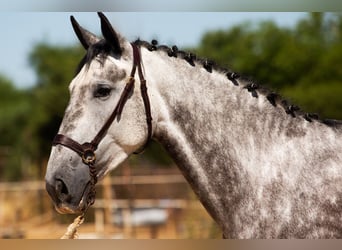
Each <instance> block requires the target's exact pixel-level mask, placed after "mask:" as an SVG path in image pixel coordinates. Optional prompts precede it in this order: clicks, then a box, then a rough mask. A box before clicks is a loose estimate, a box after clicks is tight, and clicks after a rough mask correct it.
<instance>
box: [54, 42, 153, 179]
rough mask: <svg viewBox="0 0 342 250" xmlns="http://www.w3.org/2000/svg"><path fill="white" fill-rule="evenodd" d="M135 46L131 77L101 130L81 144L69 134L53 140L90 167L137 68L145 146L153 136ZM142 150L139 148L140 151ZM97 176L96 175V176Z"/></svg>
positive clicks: (125, 96)
mask: <svg viewBox="0 0 342 250" xmlns="http://www.w3.org/2000/svg"><path fill="white" fill-rule="evenodd" d="M131 45H132V48H133V67H132V71H131V74H130V77H129V79H128V81H127V83H126V86H125V88H124V90H123V92H122V94H121V96H120V99H119V101H118V103H117V105H116V107H115V109H114V110H113V112H112V114H111V115H110V116H109V118H108V119H107V121H106V122H105V124H103V126H102V128H101V129H100V131H99V132H98V133H97V134H96V136H95V137H94V139H93V140H92V141H91V142H85V143H83V144H80V143H78V142H76V141H74V140H73V139H71V138H70V137H68V136H65V135H62V134H57V135H56V136H55V138H54V140H53V142H52V145H53V146H56V145H62V146H65V147H67V148H69V149H71V150H73V151H75V152H76V153H77V154H78V155H79V156H80V157H81V158H82V162H83V163H84V164H86V165H88V166H89V167H91V166H93V165H94V164H95V161H96V156H95V151H96V150H97V147H98V145H99V143H100V142H101V140H102V139H103V138H104V137H105V135H106V133H107V131H108V129H109V127H110V126H111V125H112V123H113V121H114V120H115V118H116V117H117V116H120V115H121V113H122V109H123V107H124V105H125V103H126V101H127V99H128V97H129V94H130V93H131V91H132V90H133V87H134V81H135V79H134V76H135V73H136V70H137V68H138V75H139V79H140V89H141V96H142V99H143V102H144V106H145V112H146V123H147V140H146V142H145V144H144V146H143V148H145V147H146V145H147V143H148V142H149V140H150V138H151V136H152V116H151V108H150V101H149V98H148V94H147V87H146V80H145V79H144V75H143V71H142V61H141V54H140V49H139V47H138V46H137V45H136V44H134V43H131ZM143 148H142V149H143ZM140 151H142V150H139V152H140ZM95 178H96V177H95Z"/></svg>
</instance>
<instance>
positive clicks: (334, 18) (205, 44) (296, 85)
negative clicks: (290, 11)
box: [196, 13, 342, 119]
mask: <svg viewBox="0 0 342 250" xmlns="http://www.w3.org/2000/svg"><path fill="white" fill-rule="evenodd" d="M196 52H198V54H199V55H201V56H203V57H208V58H212V59H213V60H214V61H216V62H218V63H219V64H221V65H225V66H228V67H229V68H231V69H233V70H235V71H237V72H240V73H242V74H244V75H247V76H251V77H252V79H254V80H255V81H257V82H259V83H261V84H262V85H265V86H268V87H270V88H271V89H275V90H278V91H280V92H281V93H283V94H285V96H287V97H289V98H290V99H293V100H294V102H296V103H298V104H300V105H302V106H303V107H304V108H306V109H308V110H310V111H314V110H313V109H314V108H315V109H316V111H318V112H320V114H321V115H322V116H323V117H330V118H335V119H342V109H340V107H341V106H342V99H341V98H339V97H338V94H337V93H342V71H341V68H342V60H341V56H342V16H341V15H339V14H323V13H311V14H308V15H307V17H306V18H305V19H303V20H300V21H299V22H298V24H297V25H296V26H295V27H294V28H283V27H279V26H277V25H275V24H274V23H273V22H263V23H261V24H258V25H256V26H255V25H252V24H251V23H244V24H241V25H238V26H235V27H234V28H232V29H228V30H219V31H212V32H208V33H207V34H206V35H205V36H204V37H203V39H202V42H201V44H200V46H199V47H198V48H197V49H196ZM324 100H327V101H324Z"/></svg>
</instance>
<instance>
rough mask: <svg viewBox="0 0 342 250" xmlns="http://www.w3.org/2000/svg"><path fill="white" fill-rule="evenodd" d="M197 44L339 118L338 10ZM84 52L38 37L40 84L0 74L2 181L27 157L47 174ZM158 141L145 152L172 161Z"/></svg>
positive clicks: (341, 20)
mask: <svg viewBox="0 0 342 250" xmlns="http://www.w3.org/2000/svg"><path fill="white" fill-rule="evenodd" d="M192 50H193V51H196V53H197V54H198V55H199V56H202V57H206V58H210V59H213V60H214V61H216V62H217V63H218V64H220V65H222V66H226V67H229V68H231V69H233V70H234V71H236V72H239V73H241V74H245V75H247V76H252V78H253V79H254V80H255V81H257V82H259V83H260V84H262V85H266V86H268V87H270V88H272V89H275V90H278V91H280V92H281V93H282V94H284V95H285V96H286V97H288V98H290V99H291V100H293V101H294V102H295V103H297V104H299V105H301V106H302V107H303V109H305V110H307V111H310V112H317V113H319V114H321V115H322V116H324V117H329V118H334V119H342V98H340V94H341V93H342V71H341V68H342V59H341V58H342V16H341V15H339V14H322V13H311V14H308V15H307V16H306V17H305V18H304V19H302V20H300V21H299V22H298V23H297V25H296V26H295V27H292V28H284V27H279V26H277V25H276V24H275V23H273V22H262V23H259V24H251V23H243V24H240V25H237V26H234V27H232V28H229V29H227V30H216V31H211V32H208V33H206V34H205V35H204V36H203V39H202V41H201V43H200V44H199V46H198V47H197V48H194V49H192ZM84 53H85V52H84V50H83V49H82V48H81V47H75V46H70V47H60V46H52V45H48V44H42V43H40V44H37V45H36V46H35V47H34V48H33V50H32V52H31V54H30V56H29V61H30V63H31V65H32V67H33V69H34V70H35V72H36V74H37V76H38V80H37V83H36V85H35V87H33V88H31V89H26V90H20V89H17V88H15V87H14V85H13V83H11V82H10V81H9V80H8V79H6V78H5V77H0V134H1V136H0V179H6V180H17V179H20V178H21V177H25V176H26V175H27V174H25V173H24V174H23V169H22V167H21V166H22V165H23V162H24V163H25V162H26V163H27V162H28V163H30V164H29V165H30V166H24V169H29V167H31V168H35V169H36V171H33V173H36V174H37V176H38V177H39V178H42V174H43V173H44V169H45V167H46V166H45V163H46V159H47V157H48V154H49V151H50V148H51V141H52V138H53V137H54V135H55V134H56V133H57V130H58V127H59V125H60V122H61V119H62V117H63V113H64V110H65V107H66V105H67V102H68V99H69V94H68V84H69V83H70V81H71V80H72V78H73V76H74V71H75V69H76V66H77V64H78V62H79V61H80V60H81V58H82V56H83V55H84ZM156 145H157V144H152V145H151V147H150V149H149V150H148V151H147V152H146V153H147V154H145V156H146V157H147V158H154V159H157V160H158V162H159V163H160V162H162V163H166V164H167V163H169V160H168V159H167V158H165V156H164V155H165V154H164V153H161V152H160V147H157V146H156ZM156 155H157V156H158V157H155V156H156ZM25 159H26V160H25ZM27 159H30V160H29V161H28V160H27Z"/></svg>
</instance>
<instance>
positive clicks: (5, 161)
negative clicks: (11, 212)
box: [0, 76, 31, 180]
mask: <svg viewBox="0 0 342 250" xmlns="http://www.w3.org/2000/svg"><path fill="white" fill-rule="evenodd" d="M30 99H31V97H30V95H29V94H28V93H27V92H26V91H23V90H18V89H16V88H15V87H14V85H13V84H12V82H11V81H10V80H8V79H6V78H5V77H3V76H0V179H4V180H18V179H20V178H21V177H22V171H21V160H22V159H23V157H22V156H23V154H24V147H23V144H24V140H23V137H22V135H23V131H24V129H25V126H26V125H27V121H28V119H29V116H30V114H31V107H30V103H31V102H30Z"/></svg>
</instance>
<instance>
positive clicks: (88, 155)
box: [82, 149, 96, 165]
mask: <svg viewBox="0 0 342 250" xmlns="http://www.w3.org/2000/svg"><path fill="white" fill-rule="evenodd" d="M82 161H83V163H84V164H87V165H92V164H95V161H96V156H95V153H94V151H93V150H91V149H87V150H85V151H84V152H83V154H82Z"/></svg>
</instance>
